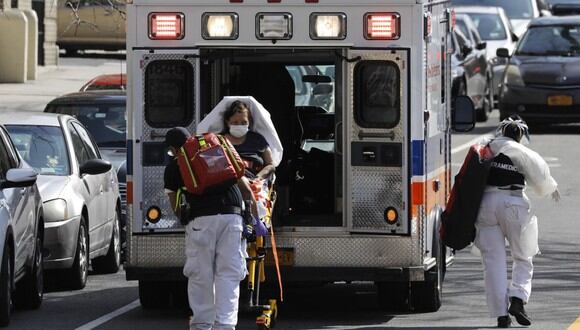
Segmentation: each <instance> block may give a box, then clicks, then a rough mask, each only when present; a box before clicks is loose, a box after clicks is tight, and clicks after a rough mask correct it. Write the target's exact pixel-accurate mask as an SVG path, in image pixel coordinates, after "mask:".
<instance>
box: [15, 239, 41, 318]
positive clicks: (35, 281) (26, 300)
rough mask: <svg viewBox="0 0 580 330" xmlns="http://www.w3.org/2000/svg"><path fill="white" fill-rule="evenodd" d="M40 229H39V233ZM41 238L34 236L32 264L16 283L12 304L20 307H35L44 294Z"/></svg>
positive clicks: (37, 306)
mask: <svg viewBox="0 0 580 330" xmlns="http://www.w3.org/2000/svg"><path fill="white" fill-rule="evenodd" d="M40 233H41V231H39V234H40ZM43 272H44V269H43V257H42V238H41V237H36V242H35V248H34V256H33V264H32V267H31V268H30V273H28V274H26V277H25V278H23V279H22V280H20V281H19V282H18V283H17V284H16V292H15V293H14V306H15V307H16V308H22V309H37V308H39V307H40V305H41V304H42V297H43V295H44V276H43Z"/></svg>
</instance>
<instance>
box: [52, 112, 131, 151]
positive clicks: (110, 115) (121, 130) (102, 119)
mask: <svg viewBox="0 0 580 330" xmlns="http://www.w3.org/2000/svg"><path fill="white" fill-rule="evenodd" d="M46 112H52V113H64V114H67V115H71V116H73V117H75V118H76V119H77V120H78V121H80V122H81V123H82V124H83V125H84V126H85V127H86V128H87V129H88V130H89V132H90V133H91V136H92V137H93V139H94V140H95V142H96V143H97V145H98V146H99V147H103V148H106V147H117V148H119V147H123V148H124V147H125V146H126V140H127V135H126V134H127V111H126V107H125V104H124V103H123V104H91V105H85V104H54V105H49V106H48V107H47V109H46Z"/></svg>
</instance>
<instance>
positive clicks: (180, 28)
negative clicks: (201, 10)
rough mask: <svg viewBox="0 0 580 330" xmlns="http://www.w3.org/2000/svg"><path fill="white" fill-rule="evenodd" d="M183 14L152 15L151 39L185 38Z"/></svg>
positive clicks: (150, 20)
mask: <svg viewBox="0 0 580 330" xmlns="http://www.w3.org/2000/svg"><path fill="white" fill-rule="evenodd" d="M184 28H185V16H184V15H183V13H150V14H149V39H153V40H180V39H183V37H184V36H185V29H184Z"/></svg>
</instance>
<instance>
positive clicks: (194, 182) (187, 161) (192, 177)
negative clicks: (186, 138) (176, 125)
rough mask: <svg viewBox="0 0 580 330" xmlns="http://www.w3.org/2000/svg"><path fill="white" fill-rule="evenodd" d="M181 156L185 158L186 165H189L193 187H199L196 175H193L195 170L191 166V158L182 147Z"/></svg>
mask: <svg viewBox="0 0 580 330" xmlns="http://www.w3.org/2000/svg"><path fill="white" fill-rule="evenodd" d="M180 151H181V154H182V155H183V157H185V164H186V165H187V170H188V171H189V175H191V180H193V186H194V187H197V181H196V180H195V175H193V169H192V168H191V164H189V158H188V157H187V153H186V152H185V148H184V147H181V149H180Z"/></svg>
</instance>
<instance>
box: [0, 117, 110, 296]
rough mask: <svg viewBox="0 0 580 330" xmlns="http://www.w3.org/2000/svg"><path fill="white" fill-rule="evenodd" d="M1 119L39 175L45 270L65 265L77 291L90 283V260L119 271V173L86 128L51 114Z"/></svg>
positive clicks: (99, 268) (69, 282)
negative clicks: (105, 157)
mask: <svg viewBox="0 0 580 330" xmlns="http://www.w3.org/2000/svg"><path fill="white" fill-rule="evenodd" d="M0 122H3V123H5V126H6V128H7V129H8V132H9V133H10V136H11V137H12V140H13V141H14V144H15V145H16V148H17V149H18V151H19V152H20V154H21V155H22V158H24V159H25V160H26V162H28V164H30V166H32V167H33V168H34V169H35V170H36V171H37V172H38V174H39V176H38V188H39V190H40V195H41V196H42V200H43V209H44V222H45V225H44V227H45V234H44V248H45V260H44V267H45V269H66V272H67V275H68V276H67V277H66V283H67V285H68V286H70V287H71V288H74V289H81V288H83V287H84V286H85V284H86V281H87V276H88V270H89V260H92V266H93V269H94V270H95V271H97V272H101V273H114V272H117V271H118V269H119V265H120V240H119V213H120V205H121V199H120V197H119V187H118V182H117V175H116V173H115V171H114V169H112V167H111V164H110V163H109V162H107V161H104V160H102V158H101V154H100V152H99V149H98V148H97V145H96V144H95V142H94V141H93V139H92V138H91V136H90V135H89V133H88V131H87V130H86V129H85V127H84V126H83V125H82V124H81V123H80V122H79V121H78V120H76V119H75V118H73V117H71V116H68V115H60V114H48V113H30V112H25V113H22V112H18V113H1V114H0Z"/></svg>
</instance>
